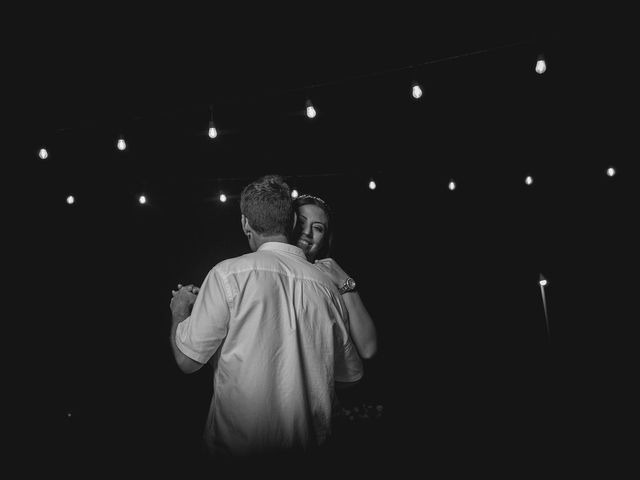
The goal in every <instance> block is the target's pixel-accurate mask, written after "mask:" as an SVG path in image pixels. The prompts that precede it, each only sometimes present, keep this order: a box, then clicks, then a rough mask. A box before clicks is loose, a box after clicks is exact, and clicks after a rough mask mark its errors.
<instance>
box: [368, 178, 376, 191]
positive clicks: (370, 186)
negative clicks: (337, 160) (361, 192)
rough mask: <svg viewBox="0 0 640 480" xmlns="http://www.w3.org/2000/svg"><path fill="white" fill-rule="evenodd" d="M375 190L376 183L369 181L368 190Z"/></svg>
mask: <svg viewBox="0 0 640 480" xmlns="http://www.w3.org/2000/svg"><path fill="white" fill-rule="evenodd" d="M375 189H376V182H374V181H373V180H371V181H370V182H369V190H375Z"/></svg>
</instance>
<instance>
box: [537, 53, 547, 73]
mask: <svg viewBox="0 0 640 480" xmlns="http://www.w3.org/2000/svg"><path fill="white" fill-rule="evenodd" d="M546 71H547V64H546V62H545V61H544V57H542V56H539V57H538V61H537V62H536V73H538V74H539V75H542V74H543V73H544V72H546Z"/></svg>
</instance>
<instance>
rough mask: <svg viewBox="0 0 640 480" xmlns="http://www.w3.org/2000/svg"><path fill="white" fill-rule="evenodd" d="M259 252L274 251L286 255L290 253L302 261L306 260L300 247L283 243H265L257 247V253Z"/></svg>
mask: <svg viewBox="0 0 640 480" xmlns="http://www.w3.org/2000/svg"><path fill="white" fill-rule="evenodd" d="M261 250H271V251H274V250H276V251H280V252H287V253H292V254H293V255H296V256H298V257H301V258H303V259H304V260H306V259H307V257H306V256H305V254H304V252H303V251H302V249H301V248H300V247H296V246H295V245H290V244H288V243H284V242H265V243H263V244H262V245H260V246H259V247H258V251H261Z"/></svg>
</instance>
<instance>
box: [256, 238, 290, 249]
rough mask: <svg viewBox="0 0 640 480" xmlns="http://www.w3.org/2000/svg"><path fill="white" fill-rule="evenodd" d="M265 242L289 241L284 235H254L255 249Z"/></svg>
mask: <svg viewBox="0 0 640 480" xmlns="http://www.w3.org/2000/svg"><path fill="white" fill-rule="evenodd" d="M267 242H279V243H287V244H288V243H289V239H288V238H287V237H286V235H271V236H258V237H256V250H257V249H258V248H260V245H262V244H263V243H267Z"/></svg>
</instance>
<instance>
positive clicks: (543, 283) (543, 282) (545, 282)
mask: <svg viewBox="0 0 640 480" xmlns="http://www.w3.org/2000/svg"><path fill="white" fill-rule="evenodd" d="M547 283H548V282H547V281H546V280H540V286H542V287H545V286H546V285H547Z"/></svg>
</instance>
